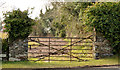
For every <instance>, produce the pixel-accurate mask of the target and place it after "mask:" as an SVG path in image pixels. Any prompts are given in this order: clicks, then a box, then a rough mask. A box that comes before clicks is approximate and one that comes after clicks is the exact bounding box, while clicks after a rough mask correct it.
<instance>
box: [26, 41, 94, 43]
mask: <svg viewBox="0 0 120 70" xmlns="http://www.w3.org/2000/svg"><path fill="white" fill-rule="evenodd" d="M28 42H32V41H28ZM39 42H49V41H39ZM50 42H70V41H50ZM72 42H77V41H72ZM80 43H92V42H91V41H90V42H86V41H83V42H80Z"/></svg>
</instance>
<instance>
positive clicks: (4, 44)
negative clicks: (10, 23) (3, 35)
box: [2, 39, 8, 53]
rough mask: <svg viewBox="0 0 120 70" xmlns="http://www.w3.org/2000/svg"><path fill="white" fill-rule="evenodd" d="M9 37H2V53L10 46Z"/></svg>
mask: <svg viewBox="0 0 120 70" xmlns="http://www.w3.org/2000/svg"><path fill="white" fill-rule="evenodd" d="M7 41H8V39H2V53H6V51H7V47H8V42H7Z"/></svg>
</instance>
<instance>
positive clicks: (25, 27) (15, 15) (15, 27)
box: [4, 9, 35, 41]
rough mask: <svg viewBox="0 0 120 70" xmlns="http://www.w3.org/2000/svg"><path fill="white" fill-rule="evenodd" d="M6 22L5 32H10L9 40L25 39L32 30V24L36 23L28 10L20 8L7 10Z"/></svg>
mask: <svg viewBox="0 0 120 70" xmlns="http://www.w3.org/2000/svg"><path fill="white" fill-rule="evenodd" d="M4 15H5V19H4V22H5V23H6V25H5V28H6V29H5V30H4V31H5V32H7V33H8V34H9V37H8V38H9V40H10V41H14V40H16V39H24V38H26V37H28V35H29V34H30V33H31V31H32V26H33V25H34V24H35V22H34V20H33V19H31V18H29V17H28V15H29V14H28V10H25V11H23V12H22V11H21V10H19V9H17V10H13V11H12V12H7V13H6V14H4Z"/></svg>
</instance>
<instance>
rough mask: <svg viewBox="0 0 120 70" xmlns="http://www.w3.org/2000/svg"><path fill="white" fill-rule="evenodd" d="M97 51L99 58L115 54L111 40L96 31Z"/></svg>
mask: <svg viewBox="0 0 120 70" xmlns="http://www.w3.org/2000/svg"><path fill="white" fill-rule="evenodd" d="M95 52H96V55H97V56H98V57H99V58H102V57H106V56H111V55H113V54H112V48H111V46H110V42H109V41H108V40H107V39H106V38H104V37H103V35H102V34H101V33H96V42H95Z"/></svg>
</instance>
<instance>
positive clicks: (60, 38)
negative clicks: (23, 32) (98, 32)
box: [28, 37, 90, 39]
mask: <svg viewBox="0 0 120 70" xmlns="http://www.w3.org/2000/svg"><path fill="white" fill-rule="evenodd" d="M28 38H57V39H71V38H72V39H90V38H81V37H28Z"/></svg>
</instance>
